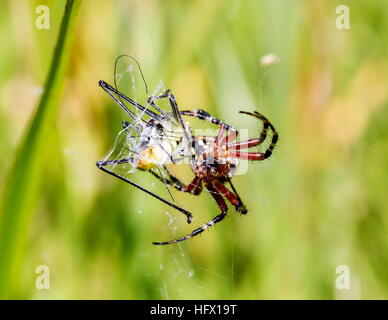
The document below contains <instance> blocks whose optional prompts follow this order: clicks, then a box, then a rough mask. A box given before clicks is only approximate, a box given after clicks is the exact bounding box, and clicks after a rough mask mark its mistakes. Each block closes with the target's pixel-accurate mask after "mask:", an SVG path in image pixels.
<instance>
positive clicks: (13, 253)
mask: <svg viewBox="0 0 388 320" xmlns="http://www.w3.org/2000/svg"><path fill="white" fill-rule="evenodd" d="M80 1H81V0H67V1H66V7H65V12H64V15H63V18H62V22H61V26H60V31H59V36H58V40H57V44H56V47H55V51H54V55H53V59H52V62H51V66H50V70H49V73H48V76H47V79H46V83H45V86H44V91H43V95H42V98H41V100H40V103H39V105H38V108H37V111H36V114H35V115H34V117H33V118H32V121H31V124H30V127H29V128H28V129H27V130H26V132H25V136H24V138H23V140H22V143H21V144H20V146H19V149H18V151H17V154H16V156H15V161H14V163H13V165H12V168H11V170H10V172H9V175H8V177H7V179H8V180H7V181H6V183H5V184H4V186H5V189H4V190H3V192H2V194H3V199H2V204H1V206H2V212H1V216H0V299H4V298H9V297H10V294H12V291H11V285H12V284H13V283H16V282H17V280H18V276H19V272H20V265H21V263H20V262H21V259H22V258H23V254H22V252H23V243H24V242H25V239H26V233H27V231H28V226H29V224H30V221H31V216H32V212H33V211H34V209H35V207H36V202H37V201H36V199H37V192H38V190H37V189H38V187H39V181H40V180H41V178H42V177H43V176H44V170H43V162H44V157H42V156H40V155H41V154H42V152H44V150H45V149H46V148H47V145H48V141H49V136H50V130H51V128H52V124H53V123H54V121H55V117H56V115H57V110H58V105H59V100H60V94H61V91H62V89H63V86H64V79H65V72H66V69H67V66H68V64H69V58H70V49H71V44H72V42H73V38H74V28H75V25H76V20H77V19H76V18H77V13H78V11H79V5H80ZM31 272H34V270H31Z"/></svg>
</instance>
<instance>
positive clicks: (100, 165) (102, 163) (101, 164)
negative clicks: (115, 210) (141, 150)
mask: <svg viewBox="0 0 388 320" xmlns="http://www.w3.org/2000/svg"><path fill="white" fill-rule="evenodd" d="M129 161H130V159H121V160H107V161H103V160H102V161H97V163H96V165H97V167H98V168H99V169H101V170H102V171H104V172H106V173H109V174H110V175H112V176H114V177H116V178H119V179H120V180H123V181H125V182H126V183H128V184H130V185H132V186H134V187H136V188H138V189H140V190H141V191H143V192H145V193H147V194H149V195H150V196H152V197H154V198H156V199H158V200H159V201H161V202H163V203H165V204H167V205H169V206H170V207H172V208H174V209H176V210H178V211H179V212H181V213H183V214H184V215H185V216H186V217H187V223H190V222H191V220H192V219H193V216H192V214H191V213H190V212H189V211H187V210H185V209H183V208H181V207H179V206H177V205H175V204H173V203H171V202H170V201H167V200H166V199H163V198H162V197H160V196H158V195H157V194H155V193H153V192H151V191H149V190H148V189H146V188H144V187H142V186H140V185H138V184H137V183H135V182H133V181H131V180H129V179H128V178H126V177H124V176H122V175H120V174H118V173H116V172H113V171H111V170H109V169H107V168H106V167H105V166H106V165H109V164H115V163H117V164H122V163H128V162H129Z"/></svg>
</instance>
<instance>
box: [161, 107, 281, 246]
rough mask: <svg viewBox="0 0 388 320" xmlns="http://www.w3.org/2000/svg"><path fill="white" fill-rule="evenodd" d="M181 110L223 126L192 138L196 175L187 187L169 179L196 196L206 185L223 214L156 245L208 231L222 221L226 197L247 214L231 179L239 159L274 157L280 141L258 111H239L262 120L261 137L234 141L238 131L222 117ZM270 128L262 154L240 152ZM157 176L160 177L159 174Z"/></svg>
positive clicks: (264, 135) (262, 140)
mask: <svg viewBox="0 0 388 320" xmlns="http://www.w3.org/2000/svg"><path fill="white" fill-rule="evenodd" d="M180 113H181V114H182V115H186V116H195V117H198V118H200V119H203V120H206V121H208V122H211V123H214V124H217V125H218V126H219V127H220V130H219V132H218V134H217V136H216V137H208V136H205V137H203V136H193V137H192V138H193V140H192V143H193V150H192V154H193V155H192V162H191V165H192V169H193V172H194V175H195V177H194V179H193V180H192V181H191V183H190V184H189V185H188V186H184V185H183V184H182V183H181V182H179V180H177V179H176V178H174V177H172V176H170V179H171V180H170V181H167V182H168V183H169V184H170V185H172V186H174V187H175V188H176V189H178V190H179V191H182V192H188V193H191V194H194V195H198V194H200V193H201V191H202V189H203V187H205V188H206V189H207V190H208V191H209V192H210V194H211V195H212V197H213V198H214V200H215V201H216V202H217V204H218V206H219V208H220V210H221V213H220V214H219V215H217V216H216V217H215V218H213V219H212V220H211V221H209V222H208V223H206V224H204V225H203V226H201V227H199V228H197V229H195V230H194V231H193V232H191V233H190V234H188V235H186V236H184V237H182V238H179V239H176V240H172V241H166V242H154V244H157V245H165V244H173V243H177V242H181V241H184V240H186V239H189V238H192V237H194V236H196V235H198V234H199V233H201V232H203V231H205V230H206V229H208V228H209V227H211V226H212V225H214V224H215V223H217V222H220V221H221V220H223V219H224V217H225V216H226V214H227V211H228V207H227V205H226V202H225V200H224V198H225V199H227V200H228V201H229V202H230V203H231V204H232V205H233V206H234V207H235V208H236V211H237V212H239V213H242V214H246V213H247V209H246V207H245V205H244V204H243V202H242V201H241V198H240V196H239V195H238V193H237V192H236V190H235V188H234V186H233V184H232V182H231V178H232V177H233V176H234V174H235V172H236V168H237V166H238V161H239V160H240V159H243V160H250V161H260V160H265V159H267V158H268V157H270V156H271V154H272V151H273V149H274V148H275V145H276V143H277V141H278V134H277V132H276V130H275V128H274V127H273V125H272V124H271V123H270V122H269V121H268V119H267V118H265V117H264V116H263V115H261V114H260V113H258V112H254V113H250V112H245V111H241V112H240V113H244V114H247V115H250V116H253V117H256V118H258V119H259V120H261V121H262V122H263V129H262V131H261V133H260V136H259V137H258V138H255V139H250V140H246V141H240V142H232V141H234V140H235V139H236V137H237V135H238V131H237V130H236V129H234V128H232V127H230V126H229V125H227V124H225V123H223V122H222V121H220V120H217V119H215V118H214V117H212V116H211V115H210V114H208V113H206V112H205V111H203V110H194V111H181V112H180ZM269 128H270V129H271V130H272V132H273V136H272V140H271V143H270V145H269V146H268V148H267V149H266V151H265V152H263V153H261V152H245V151H244V152H243V151H241V150H246V149H250V148H252V147H255V146H258V145H260V144H261V143H263V142H264V141H265V140H266V138H267V131H268V129H269ZM154 175H155V176H157V175H156V174H154ZM226 182H228V183H229V185H230V187H231V189H232V190H229V189H228V188H227V187H226V186H225V183H226Z"/></svg>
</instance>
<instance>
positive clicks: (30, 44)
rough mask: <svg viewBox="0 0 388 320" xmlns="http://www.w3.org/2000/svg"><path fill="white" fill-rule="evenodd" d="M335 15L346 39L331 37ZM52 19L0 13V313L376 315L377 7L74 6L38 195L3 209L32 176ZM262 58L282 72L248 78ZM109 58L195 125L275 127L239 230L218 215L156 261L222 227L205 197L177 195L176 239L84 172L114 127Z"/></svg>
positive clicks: (13, 6)
mask: <svg viewBox="0 0 388 320" xmlns="http://www.w3.org/2000/svg"><path fill="white" fill-rule="evenodd" d="M40 4H45V5H47V6H48V7H49V9H50V29H49V30H39V29H37V28H36V27H35V20H36V18H37V16H38V15H37V14H36V13H35V8H36V7H37V6H38V5H40ZM342 4H345V5H348V6H349V9H350V29H348V30H339V29H337V28H336V19H337V17H338V14H336V11H335V10H336V7H337V6H338V5H342ZM64 7H65V1H43V0H39V1H33V0H30V1H27V0H17V1H1V3H0V48H1V50H0V141H1V143H0V154H1V158H2V165H1V167H0V187H1V199H0V202H1V203H0V207H4V206H5V204H4V202H5V201H11V200H12V201H14V202H15V204H20V205H21V206H22V207H23V208H24V209H23V214H20V215H17V214H15V216H11V217H12V219H2V216H0V223H1V229H0V230H3V231H2V232H4V230H11V231H12V230H14V229H13V228H14V227H15V226H20V228H19V229H18V230H19V232H15V233H14V234H13V233H12V232H11V231H10V232H11V233H10V234H11V235H12V237H11V238H10V240H9V241H10V242H9V243H11V244H12V246H11V247H12V248H14V249H12V250H10V255H11V256H12V257H13V258H12V259H14V260H13V261H14V262H13V265H12V270H11V271H12V272H8V273H7V276H6V277H5V278H6V282H7V288H6V290H3V291H4V292H3V296H2V297H3V298H23V299H24V298H28V299H53V298H58V299H67V298H74V299H87V298H91V299H96V298H102V299H282V298H283V299H342V298H349V299H372V298H377V299H381V298H385V299H387V298H388V204H387V201H386V199H385V197H386V194H387V187H388V183H387V181H388V159H387V155H388V100H387V98H388V90H387V85H388V81H387V80H388V59H387V58H388V56H387V53H388V42H387V39H386V38H387V37H386V35H387V34H388V1H385V0H372V1H370V0H359V1H346V0H340V1H335V0H332V1H310V0H305V1H302V0H300V1H297V0H293V1H285V0H284V1H280V0H277V1H274V0H247V1H232V0H230V1H225V0H222V1H221V0H212V1H207V0H197V1H194V0H193V1H179V0H164V1H161V0H160V1H157V0H137V1H135V0H128V1H124V0H122V1H119V0H117V1H116V0H111V1H108V0H101V1H91V0H85V1H83V2H82V3H81V7H80V11H79V16H78V20H77V22H76V23H75V26H74V28H75V29H74V30H75V37H74V42H73V43H72V45H71V47H70V48H69V49H67V51H68V52H67V54H69V55H70V56H69V59H70V60H69V67H68V69H67V72H66V74H65V75H66V76H65V78H64V79H62V80H64V83H65V85H64V90H62V94H61V95H60V99H59V100H58V101H56V102H57V104H58V106H59V108H58V109H56V110H57V111H55V112H56V114H55V123H54V124H52V125H50V126H49V127H48V129H47V131H45V132H47V134H45V135H44V139H45V141H46V142H45V146H44V148H43V149H44V150H40V149H38V148H37V149H36V150H31V152H35V154H36V155H37V156H36V161H37V163H40V165H41V169H40V170H39V171H38V172H37V174H35V175H31V176H28V179H34V181H31V184H29V185H32V186H33V191H31V192H30V191H29V192H28V194H29V196H25V197H20V198H19V193H15V196H12V195H11V196H8V197H4V196H3V195H4V194H5V192H6V190H7V189H8V188H9V185H10V181H12V179H13V178H14V177H17V178H18V179H21V181H22V183H21V188H23V186H24V185H25V182H24V181H23V178H24V177H23V174H19V175H16V174H15V172H18V168H20V169H23V167H24V168H27V169H28V166H29V165H30V162H29V161H28V159H26V161H23V162H21V163H20V162H15V157H17V154H18V150H20V148H21V147H20V145H21V143H22V141H27V144H28V137H26V135H27V134H28V128H29V123H31V119H33V117H34V114H35V110H36V108H37V106H38V102H39V99H40V97H41V96H42V90H43V85H44V82H45V79H46V76H47V73H48V70H49V68H50V61H51V58H52V54H53V50H54V47H55V43H56V40H57V37H58V33H59V27H60V23H61V18H62V15H63V11H64ZM268 53H274V54H276V55H277V56H278V57H279V59H280V60H279V63H277V64H274V65H271V66H269V67H263V66H261V65H260V58H261V57H262V56H264V55H266V54H268ZM120 54H131V55H133V56H135V57H136V58H137V59H138V60H139V62H140V64H141V66H142V68H143V72H144V75H145V77H146V79H147V81H148V82H149V83H150V84H155V83H157V82H158V81H159V80H163V81H164V83H165V84H166V86H167V87H168V88H171V89H172V90H173V92H174V93H175V95H176V97H177V100H178V103H179V105H180V106H181V108H184V109H191V108H203V109H205V110H207V111H209V112H210V113H212V114H214V115H216V116H217V117H218V118H220V119H223V120H224V121H225V122H227V123H230V124H232V125H234V126H235V127H237V128H248V129H249V130H250V132H251V133H253V135H254V134H256V131H257V129H256V126H257V123H256V122H255V121H252V120H249V121H248V120H247V118H246V117H245V116H242V115H238V114H237V111H238V110H241V109H245V110H254V109H257V110H259V111H261V112H262V113H263V114H264V115H266V116H267V117H268V118H269V119H270V120H271V122H272V123H273V124H274V125H275V127H276V128H277V130H278V132H279V135H280V141H279V144H278V146H277V149H276V151H275V153H274V155H273V157H272V158H271V159H270V160H268V161H264V162H261V163H255V164H252V165H250V167H249V172H248V174H246V175H243V176H238V177H236V178H235V186H236V188H237V189H238V190H239V193H240V195H241V196H242V198H243V200H244V201H245V202H246V204H247V206H248V208H249V210H250V211H249V213H248V215H246V216H240V215H238V214H236V213H235V212H234V210H233V209H232V208H230V211H229V215H228V217H227V218H226V219H225V220H224V221H223V222H222V223H220V224H218V225H217V226H216V227H215V228H213V229H211V230H210V231H207V232H205V233H203V234H202V235H201V236H198V237H196V238H194V239H192V240H190V241H187V242H185V243H182V244H180V245H174V246H165V247H156V246H152V245H151V242H152V241H161V240H170V239H172V238H174V237H176V236H180V235H184V234H186V233H188V232H190V231H192V230H193V228H194V227H195V226H199V225H201V224H202V223H204V222H206V221H208V220H209V219H210V218H212V217H213V216H215V215H216V214H218V209H217V207H216V205H215V203H214V201H213V199H211V197H210V196H209V195H208V194H206V193H203V194H202V195H201V196H200V197H191V196H187V195H179V194H175V196H176V198H177V202H178V203H179V204H181V205H183V206H184V207H185V208H187V209H190V210H192V211H193V213H194V215H195V220H194V221H193V223H192V224H191V225H187V224H186V223H185V219H184V218H182V216H181V215H180V214H179V213H178V212H176V211H174V210H172V209H170V208H169V207H167V206H165V205H163V204H161V203H160V202H158V201H157V200H154V199H152V198H150V197H149V196H147V195H145V194H144V193H142V192H141V191H138V190H135V189H134V188H132V187H130V186H129V185H126V184H125V183H123V182H121V181H119V180H117V179H115V178H113V177H111V176H109V175H106V174H104V173H103V172H101V171H99V170H98V169H97V168H96V166H95V162H96V160H98V159H101V158H103V156H104V155H105V154H106V152H107V150H108V149H109V148H110V147H111V146H112V144H113V141H114V137H115V135H116V133H117V131H118V130H119V129H120V128H121V120H124V119H125V115H124V114H123V113H122V112H121V111H120V110H119V108H117V106H115V105H114V104H113V101H112V100H111V99H110V98H109V97H108V96H107V95H106V94H105V93H104V92H103V90H101V88H99V87H98V85H97V83H98V80H100V79H103V80H106V81H107V82H112V77H113V64H114V60H115V58H116V57H117V56H119V55H120ZM62 77H63V76H62ZM151 88H152V86H151ZM38 130H39V128H38ZM23 137H24V138H23ZM23 139H26V140H23ZM15 163H16V164H15ZM15 166H16V168H15ZM11 168H14V169H13V170H12V169H11ZM20 172H22V173H23V172H24V171H20ZM135 176H136V178H137V179H139V181H142V183H143V184H144V185H149V186H151V188H152V190H155V191H156V192H160V193H163V192H165V190H164V186H163V185H162V184H158V183H156V184H155V185H154V184H153V183H152V182H153V180H152V179H151V178H150V177H149V176H148V175H147V174H144V173H143V174H142V173H139V174H136V175H135ZM190 178H191V174H190V173H189V174H187V175H186V176H185V178H184V179H183V180H184V181H186V182H187V181H189V180H190ZM35 180H36V181H35ZM12 190H13V189H12ZM18 190H19V191H20V188H19V189H18ZM22 191H23V190H22ZM21 194H23V192H21ZM4 199H6V200H4ZM7 245H8V243H7ZM3 246H4V245H3ZM4 257H5V255H4V254H3V253H2V252H0V269H1V270H2V272H4V270H5V269H6V268H10V266H9V263H8V261H5V260H7V259H4ZM39 265H46V266H48V267H49V269H50V289H49V290H38V289H37V288H36V286H35V281H36V278H37V276H38V274H36V273H35V271H36V268H37V266H39ZM339 265H346V266H348V267H349V270H350V289H349V290H338V289H336V286H335V281H336V277H337V276H338V274H336V268H337V266H339ZM3 285H5V283H0V287H1V286H3Z"/></svg>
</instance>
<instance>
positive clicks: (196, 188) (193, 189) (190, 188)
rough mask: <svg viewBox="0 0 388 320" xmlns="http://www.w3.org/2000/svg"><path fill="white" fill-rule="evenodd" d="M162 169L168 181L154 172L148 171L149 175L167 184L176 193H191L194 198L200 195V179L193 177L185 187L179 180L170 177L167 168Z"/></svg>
mask: <svg viewBox="0 0 388 320" xmlns="http://www.w3.org/2000/svg"><path fill="white" fill-rule="evenodd" d="M164 169H165V170H166V172H167V174H168V179H166V178H163V177H161V176H160V175H158V174H157V173H156V172H155V171H152V170H150V173H151V174H152V175H153V176H154V177H156V178H157V179H159V180H160V181H162V182H165V183H167V184H168V185H170V186H172V187H174V188H175V189H177V190H178V191H181V192H187V193H191V194H193V195H195V196H197V195H199V194H200V193H201V191H202V180H201V178H199V177H197V176H195V177H194V179H193V180H192V181H191V182H190V183H189V185H187V186H186V185H185V184H184V183H182V182H181V181H180V180H179V179H177V178H176V177H174V176H173V175H171V174H170V172H169V171H168V169H167V168H164Z"/></svg>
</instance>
